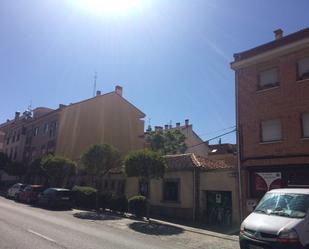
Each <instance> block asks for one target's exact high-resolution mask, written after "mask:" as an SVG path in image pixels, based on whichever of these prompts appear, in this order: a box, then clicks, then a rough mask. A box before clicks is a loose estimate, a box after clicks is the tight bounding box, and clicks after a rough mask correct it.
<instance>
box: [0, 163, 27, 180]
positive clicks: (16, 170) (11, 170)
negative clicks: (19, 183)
mask: <svg viewBox="0 0 309 249" xmlns="http://www.w3.org/2000/svg"><path fill="white" fill-rule="evenodd" d="M4 171H5V172H6V173H8V174H9V175H12V176H18V177H19V179H21V177H22V176H24V175H25V174H26V172H27V169H26V165H25V164H23V163H22V162H16V161H13V162H10V163H8V164H7V166H6V167H5V168H4Z"/></svg>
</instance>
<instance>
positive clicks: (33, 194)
mask: <svg viewBox="0 0 309 249" xmlns="http://www.w3.org/2000/svg"><path fill="white" fill-rule="evenodd" d="M45 189H46V188H45V187H44V186H43V185H27V186H26V187H25V188H24V190H23V191H21V192H20V193H19V196H18V200H19V201H22V202H26V203H28V204H30V203H36V202H37V201H38V195H39V194H40V193H42V192H43V191H44V190H45Z"/></svg>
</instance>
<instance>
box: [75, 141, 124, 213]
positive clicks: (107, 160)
mask: <svg viewBox="0 0 309 249" xmlns="http://www.w3.org/2000/svg"><path fill="white" fill-rule="evenodd" d="M81 163H82V165H83V166H84V167H85V169H86V171H87V172H88V173H89V174H91V175H93V176H95V177H96V179H97V178H99V181H96V188H97V189H98V192H97V195H96V207H97V210H99V195H100V194H101V191H100V190H101V187H100V185H101V182H102V178H103V176H104V175H106V174H107V173H108V172H109V171H110V170H111V169H112V168H117V167H120V166H121V163H122V160H121V155H120V153H119V151H118V150H117V149H116V148H115V147H113V146H111V145H109V144H95V145H92V146H90V147H89V148H88V149H87V150H86V151H85V152H84V153H83V155H82V156H81Z"/></svg>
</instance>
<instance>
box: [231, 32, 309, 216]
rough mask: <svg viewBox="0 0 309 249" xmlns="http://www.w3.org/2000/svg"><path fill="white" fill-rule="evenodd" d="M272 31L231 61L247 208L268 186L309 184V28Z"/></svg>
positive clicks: (252, 204)
mask: <svg viewBox="0 0 309 249" xmlns="http://www.w3.org/2000/svg"><path fill="white" fill-rule="evenodd" d="M274 34H275V38H274V40H273V41H271V42H268V43H266V44H263V45H261V46H258V47H255V48H253V49H250V50H247V51H244V52H241V53H237V54H235V55H234V61H233V62H232V63H231V67H232V69H233V70H235V81H236V111H237V113H236V116H237V129H238V131H239V132H238V143H239V149H240V165H241V170H242V192H243V206H244V209H245V213H248V212H250V211H252V209H253V207H254V206H255V204H256V202H257V200H259V199H260V198H261V196H262V195H263V194H264V193H265V192H266V191H268V190H269V189H273V188H280V187H309V28H306V29H303V30H300V31H298V32H296V33H293V34H289V35H287V36H284V35H283V31H282V30H281V29H278V30H276V31H274Z"/></svg>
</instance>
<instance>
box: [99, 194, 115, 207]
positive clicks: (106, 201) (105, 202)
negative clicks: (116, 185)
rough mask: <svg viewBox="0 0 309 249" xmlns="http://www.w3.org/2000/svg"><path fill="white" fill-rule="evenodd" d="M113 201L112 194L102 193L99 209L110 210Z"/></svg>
mask: <svg viewBox="0 0 309 249" xmlns="http://www.w3.org/2000/svg"><path fill="white" fill-rule="evenodd" d="M111 199H112V194H111V193H101V194H100V196H99V207H100V208H103V209H106V208H110V203H111Z"/></svg>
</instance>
